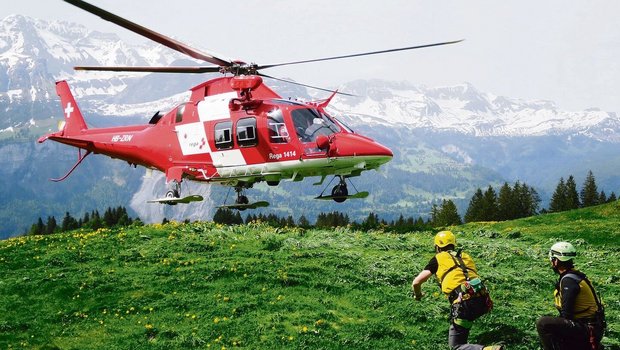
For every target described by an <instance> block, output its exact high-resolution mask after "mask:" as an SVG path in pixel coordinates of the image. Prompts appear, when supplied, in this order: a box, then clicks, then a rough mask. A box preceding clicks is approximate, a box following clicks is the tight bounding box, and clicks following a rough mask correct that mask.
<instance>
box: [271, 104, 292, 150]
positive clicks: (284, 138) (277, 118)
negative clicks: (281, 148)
mask: <svg viewBox="0 0 620 350" xmlns="http://www.w3.org/2000/svg"><path fill="white" fill-rule="evenodd" d="M267 127H268V128H269V142H271V143H287V142H288V139H289V134H288V130H287V129H286V124H284V116H283V115H282V111H281V110H279V109H274V110H272V111H270V112H269V113H267Z"/></svg>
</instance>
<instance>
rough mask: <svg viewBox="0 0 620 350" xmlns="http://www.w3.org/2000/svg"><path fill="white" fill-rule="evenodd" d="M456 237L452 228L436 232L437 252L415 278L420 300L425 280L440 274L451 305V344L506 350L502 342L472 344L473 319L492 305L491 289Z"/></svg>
mask: <svg viewBox="0 0 620 350" xmlns="http://www.w3.org/2000/svg"><path fill="white" fill-rule="evenodd" d="M455 248H456V237H455V236H454V234H453V233H452V232H450V231H441V232H439V233H437V235H435V252H436V255H435V256H434V257H433V258H432V259H431V260H430V261H429V262H428V264H427V265H426V267H424V269H423V270H422V272H420V273H419V274H418V276H417V277H416V278H415V279H414V280H413V283H412V284H411V288H412V289H413V295H414V297H415V299H416V300H420V299H421V298H422V283H424V282H426V281H427V280H428V279H429V278H430V277H431V276H432V275H435V276H436V277H437V280H438V282H439V284H440V287H441V291H442V292H443V293H444V294H445V295H446V296H447V297H448V301H449V302H450V304H451V312H450V328H449V330H448V344H449V345H450V347H451V348H452V349H457V350H502V349H504V347H503V346H501V345H491V346H486V347H485V346H483V345H478V344H468V343H467V340H468V338H469V330H470V329H471V326H472V325H473V321H474V320H475V319H477V318H478V317H480V316H481V315H483V314H485V313H487V312H489V311H490V310H491V308H492V305H493V304H492V302H491V298H490V296H489V292H488V290H487V289H486V287H485V286H484V284H483V283H482V281H481V280H480V278H479V276H478V271H477V270H476V264H475V263H474V261H473V259H472V258H471V257H470V256H469V255H468V254H467V253H463V252H460V251H456V250H455Z"/></svg>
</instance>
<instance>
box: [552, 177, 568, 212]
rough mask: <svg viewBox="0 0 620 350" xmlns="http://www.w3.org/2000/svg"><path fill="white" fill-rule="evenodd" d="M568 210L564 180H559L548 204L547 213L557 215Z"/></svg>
mask: <svg viewBox="0 0 620 350" xmlns="http://www.w3.org/2000/svg"><path fill="white" fill-rule="evenodd" d="M567 209H568V191H567V187H566V184H565V183H564V178H563V177H561V178H560V182H559V183H558V185H557V186H556V187H555V191H554V192H553V195H552V196H551V202H550V203H549V212H551V213H558V212H561V211H565V210H567Z"/></svg>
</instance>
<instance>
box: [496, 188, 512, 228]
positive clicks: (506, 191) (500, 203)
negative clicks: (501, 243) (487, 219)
mask: <svg viewBox="0 0 620 350" xmlns="http://www.w3.org/2000/svg"><path fill="white" fill-rule="evenodd" d="M513 197H514V196H513V194H512V187H510V185H508V183H507V182H504V184H503V185H502V187H501V188H500V189H499V196H498V198H497V220H499V221H503V220H510V218H512V217H513V215H514V212H515V205H514V198H513Z"/></svg>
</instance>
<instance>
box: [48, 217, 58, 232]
mask: <svg viewBox="0 0 620 350" xmlns="http://www.w3.org/2000/svg"><path fill="white" fill-rule="evenodd" d="M57 228H58V224H57V223H56V218H55V217H53V216H48V217H47V224H46V225H45V234H46V235H50V234H52V233H54V232H56V229H57Z"/></svg>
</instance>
